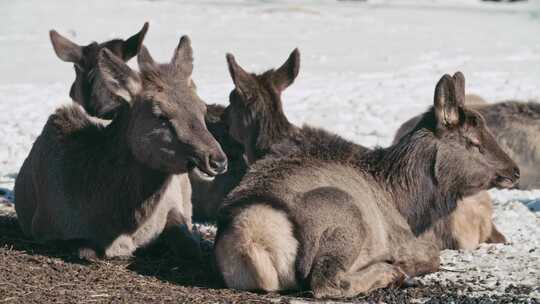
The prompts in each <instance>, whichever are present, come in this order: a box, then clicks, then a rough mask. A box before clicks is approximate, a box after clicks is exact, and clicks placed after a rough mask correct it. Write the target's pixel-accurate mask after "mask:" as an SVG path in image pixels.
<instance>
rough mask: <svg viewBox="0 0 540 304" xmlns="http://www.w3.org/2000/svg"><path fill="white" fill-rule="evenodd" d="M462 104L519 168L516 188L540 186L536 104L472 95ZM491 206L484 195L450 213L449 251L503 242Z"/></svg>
mask: <svg viewBox="0 0 540 304" xmlns="http://www.w3.org/2000/svg"><path fill="white" fill-rule="evenodd" d="M465 101H466V103H467V104H468V105H470V106H471V108H473V109H475V110H477V111H478V112H480V113H481V114H482V115H483V117H484V118H485V120H486V124H487V126H488V128H489V129H490V130H491V131H492V132H493V134H494V136H495V139H496V140H497V142H498V143H499V145H500V146H501V147H502V148H503V150H504V151H505V152H506V153H507V154H508V155H509V156H510V157H511V158H512V159H514V160H515V161H516V163H517V164H518V166H519V167H520V169H521V177H520V183H519V187H520V188H524V189H532V188H538V187H540V173H539V172H540V171H539V170H538V168H540V152H539V151H540V141H539V140H538V134H540V104H538V103H536V102H532V101H531V102H519V101H505V102H500V103H495V104H488V103H487V102H486V101H485V100H484V99H482V98H481V97H479V96H476V95H467V96H466V98H465ZM420 119H421V115H419V116H416V117H413V118H411V119H409V120H408V121H407V122H405V123H404V124H403V125H401V127H400V128H399V129H398V131H397V132H396V135H395V137H394V143H396V142H398V141H399V140H400V139H401V138H402V137H403V136H405V135H406V134H407V133H409V132H411V131H412V130H413V129H414V127H415V126H416V125H417V124H418V123H419V121H420ZM492 209H493V207H492V202H491V198H490V197H489V194H487V193H479V194H477V195H475V196H472V197H467V198H464V199H463V201H460V202H459V203H458V207H457V208H456V210H455V211H454V212H453V213H452V214H451V218H452V223H453V224H452V241H451V242H447V244H448V246H450V248H464V249H474V248H476V247H478V245H479V244H480V243H483V242H487V243H505V242H506V238H505V237H504V235H503V234H502V233H500V232H499V231H498V230H497V228H496V227H495V225H494V224H493V222H492V214H493V210H492Z"/></svg>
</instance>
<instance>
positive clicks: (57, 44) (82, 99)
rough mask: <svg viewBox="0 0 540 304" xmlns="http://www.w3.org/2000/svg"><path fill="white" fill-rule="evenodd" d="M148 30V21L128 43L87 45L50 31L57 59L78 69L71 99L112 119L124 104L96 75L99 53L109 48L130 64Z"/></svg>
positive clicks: (95, 113) (89, 110) (96, 114)
mask: <svg viewBox="0 0 540 304" xmlns="http://www.w3.org/2000/svg"><path fill="white" fill-rule="evenodd" d="M147 31H148V22H147V23H145V24H144V26H143V27H142V29H141V30H140V31H139V32H138V33H136V34H135V35H133V36H131V37H130V38H128V39H127V40H123V39H113V40H109V41H106V42H103V43H97V42H92V43H90V44H88V45H85V46H81V45H78V44H76V43H74V42H72V41H70V40H69V39H67V38H66V37H64V36H62V35H60V34H58V32H56V31H55V30H51V31H50V32H49V34H50V38H51V43H52V45H53V48H54V51H55V53H56V55H57V56H58V58H60V59H61V60H63V61H66V62H71V63H73V67H74V68H75V80H74V81H73V84H72V85H71V90H70V92H69V96H70V97H71V98H72V99H73V100H74V101H75V102H77V103H79V104H80V105H81V106H83V108H84V109H85V110H86V112H88V114H90V115H92V116H96V117H100V118H107V119H110V118H112V116H113V115H114V112H115V109H116V108H117V107H118V106H119V105H120V104H122V103H121V102H120V101H119V100H118V98H119V97H117V96H116V95H114V94H112V93H111V92H109V90H108V89H107V87H106V85H105V83H104V81H103V79H102V78H101V76H100V75H99V73H96V70H97V62H98V54H99V51H100V50H101V49H103V48H106V49H108V50H109V51H111V52H112V53H113V54H114V55H116V56H117V57H118V58H120V59H122V60H123V61H124V62H127V61H129V60H130V59H131V58H133V57H134V56H135V55H137V54H138V53H139V50H140V49H141V46H142V44H143V40H144V37H145V35H146V32H147Z"/></svg>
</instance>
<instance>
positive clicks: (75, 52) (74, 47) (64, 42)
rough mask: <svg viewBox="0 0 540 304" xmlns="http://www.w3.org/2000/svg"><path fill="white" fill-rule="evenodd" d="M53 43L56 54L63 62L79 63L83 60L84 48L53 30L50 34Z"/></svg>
mask: <svg viewBox="0 0 540 304" xmlns="http://www.w3.org/2000/svg"><path fill="white" fill-rule="evenodd" d="M49 37H50V38H51V43H52V45H53V48H54V52H55V53H56V56H58V58H60V59H62V60H63V61H67V62H73V63H77V62H79V61H81V59H82V47H81V46H80V45H78V44H76V43H74V42H71V40H69V39H67V38H66V37H64V36H62V35H60V34H58V32H57V31H55V30H51V31H50V32H49Z"/></svg>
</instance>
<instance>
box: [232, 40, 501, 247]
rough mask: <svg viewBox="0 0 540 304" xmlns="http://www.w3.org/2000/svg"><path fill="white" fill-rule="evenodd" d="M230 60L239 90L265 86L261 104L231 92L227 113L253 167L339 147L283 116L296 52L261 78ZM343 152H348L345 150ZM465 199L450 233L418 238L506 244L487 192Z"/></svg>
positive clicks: (436, 230)
mask: <svg viewBox="0 0 540 304" xmlns="http://www.w3.org/2000/svg"><path fill="white" fill-rule="evenodd" d="M230 59H231V62H229V66H230V73H231V75H232V78H233V82H234V83H235V86H236V87H237V88H241V87H243V90H244V91H250V92H254V91H255V90H256V89H257V88H262V89H261V91H262V92H258V93H251V94H252V95H253V96H252V97H250V98H251V100H254V101H257V100H258V99H260V101H259V102H248V103H246V104H244V103H242V102H237V101H236V99H238V98H236V97H235V94H236V93H235V91H233V92H232V93H231V100H230V106H229V107H228V108H227V109H226V111H225V112H224V114H223V116H224V117H223V120H225V121H229V122H230V128H229V132H230V133H231V136H232V137H233V138H236V139H237V140H239V141H241V142H243V145H244V150H245V151H246V155H247V159H248V163H249V164H252V163H253V162H255V161H257V160H259V159H261V158H263V157H266V156H268V155H272V156H283V155H287V154H289V153H291V152H294V151H296V150H298V149H304V150H306V148H310V149H312V150H314V151H320V150H321V147H326V149H335V148H332V146H336V145H337V143H335V142H326V143H321V142H317V141H316V138H317V137H318V135H316V134H312V135H311V137H312V139H309V136H301V135H299V134H301V133H302V131H301V128H298V127H297V126H295V125H293V124H291V123H290V122H289V121H288V119H287V117H286V115H285V114H284V112H283V106H282V101H281V93H282V91H283V90H284V89H286V88H287V87H288V86H290V85H291V84H292V83H293V82H294V80H295V79H296V77H297V76H298V73H299V69H300V53H299V51H298V50H297V49H295V50H294V51H293V52H292V53H291V55H290V56H289V58H288V59H287V61H286V62H285V63H284V64H283V65H282V66H281V67H280V68H278V69H277V70H276V71H267V72H266V73H263V74H261V75H249V74H248V73H245V71H243V70H242V69H241V67H239V66H238V64H236V63H235V61H234V57H231V58H230ZM272 79H287V80H281V81H280V83H281V84H278V85H274V84H273V83H272V82H273V80H272ZM250 87H252V89H250ZM470 96H473V97H470ZM471 98H472V99H474V100H475V102H477V103H480V102H481V98H480V97H476V96H475V95H466V99H467V102H468V103H470V102H471V101H470V100H471ZM244 112H245V113H244ZM246 113H247V114H246ZM240 122H242V123H240ZM261 130H262V131H261ZM266 130H268V131H266ZM306 137H307V138H306ZM298 138H300V139H298ZM308 142H309V143H310V144H308ZM354 147H355V149H357V150H358V151H357V153H364V152H367V151H369V149H368V148H366V147H363V146H360V145H355V146H354ZM340 149H344V148H343V147H341V148H340ZM345 150H346V149H345ZM317 153H318V152H317ZM249 160H250V161H249ZM463 201H464V202H469V201H471V203H470V204H467V205H463V204H458V207H457V208H456V210H454V211H453V213H452V215H451V217H452V225H451V226H450V229H451V232H450V233H449V232H448V231H446V230H445V229H441V228H448V226H446V225H443V226H439V225H434V226H433V227H431V228H430V229H428V230H419V231H416V230H415V231H414V232H415V234H416V235H417V236H418V235H422V237H425V238H430V239H431V240H432V241H433V242H434V243H436V244H437V245H438V246H439V248H440V249H441V250H443V249H474V248H476V247H477V246H478V244H479V243H480V242H483V241H486V240H487V241H489V242H499V243H504V242H506V239H505V238H504V236H503V235H502V234H501V233H500V232H498V230H496V228H494V226H493V224H492V221H491V215H492V213H493V211H492V205H491V201H490V197H489V194H487V193H485V192H481V193H478V194H477V195H476V196H475V197H474V198H471V199H464V200H463Z"/></svg>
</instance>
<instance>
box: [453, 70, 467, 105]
mask: <svg viewBox="0 0 540 304" xmlns="http://www.w3.org/2000/svg"><path fill="white" fill-rule="evenodd" d="M452 78H453V80H454V87H455V89H456V93H455V96H456V102H457V104H458V106H460V107H464V106H465V76H464V75H463V73H461V72H459V71H458V72H456V73H455V74H454V76H452Z"/></svg>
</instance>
